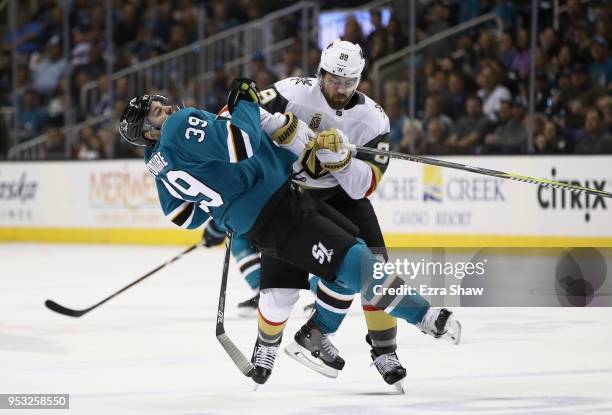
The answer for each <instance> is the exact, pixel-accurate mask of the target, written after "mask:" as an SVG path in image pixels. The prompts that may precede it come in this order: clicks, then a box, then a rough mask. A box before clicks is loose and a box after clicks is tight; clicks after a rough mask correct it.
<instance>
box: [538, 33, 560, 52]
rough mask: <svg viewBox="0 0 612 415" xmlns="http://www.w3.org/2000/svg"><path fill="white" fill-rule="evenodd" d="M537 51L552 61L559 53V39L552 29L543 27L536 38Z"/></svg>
mask: <svg viewBox="0 0 612 415" xmlns="http://www.w3.org/2000/svg"><path fill="white" fill-rule="evenodd" d="M538 38H539V47H538V50H539V51H540V52H542V53H544V54H545V55H546V57H547V58H548V59H549V60H552V59H553V57H555V56H556V55H557V54H558V53H559V48H560V47H561V45H560V44H559V39H558V38H557V34H556V33H555V31H554V30H553V28H552V27H545V28H544V29H543V30H542V31H540V34H539V36H538Z"/></svg>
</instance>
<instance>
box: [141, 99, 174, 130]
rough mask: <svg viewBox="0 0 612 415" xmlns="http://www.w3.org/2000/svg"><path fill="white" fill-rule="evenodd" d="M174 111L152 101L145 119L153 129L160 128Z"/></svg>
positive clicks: (168, 106) (169, 106)
mask: <svg viewBox="0 0 612 415" xmlns="http://www.w3.org/2000/svg"><path fill="white" fill-rule="evenodd" d="M175 110H176V108H173V107H172V106H171V105H162V104H161V102H159V101H153V102H151V104H150V105H149V115H148V116H147V119H148V121H149V123H151V125H152V126H153V127H155V128H161V126H162V124H163V123H164V121H166V119H167V118H168V117H169V116H170V115H171V114H172V113H173V112H174V111H175Z"/></svg>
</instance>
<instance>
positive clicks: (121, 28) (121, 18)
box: [113, 2, 170, 46]
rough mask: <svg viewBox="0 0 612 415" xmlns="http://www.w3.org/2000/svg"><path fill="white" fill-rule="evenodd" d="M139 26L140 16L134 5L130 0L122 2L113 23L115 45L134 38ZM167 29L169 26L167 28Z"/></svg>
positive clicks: (123, 44) (126, 42)
mask: <svg viewBox="0 0 612 415" xmlns="http://www.w3.org/2000/svg"><path fill="white" fill-rule="evenodd" d="M162 5H163V3H162ZM140 26H141V18H140V15H139V13H138V11H137V9H136V6H135V5H134V4H132V3H131V2H125V3H123V5H122V6H121V9H120V10H118V12H117V21H116V22H115V24H114V33H113V39H114V41H115V43H116V44H117V46H125V45H126V44H128V43H129V42H131V41H133V40H134V39H136V35H137V34H138V29H139V28H140ZM169 29H170V28H168V29H167V30H169ZM164 33H166V31H164ZM156 35H158V33H157V32H156ZM168 37H169V36H168ZM168 40H169V39H168Z"/></svg>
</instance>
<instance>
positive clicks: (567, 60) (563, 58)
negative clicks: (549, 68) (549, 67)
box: [552, 45, 574, 76]
mask: <svg viewBox="0 0 612 415" xmlns="http://www.w3.org/2000/svg"><path fill="white" fill-rule="evenodd" d="M573 55H574V52H573V51H572V48H571V47H570V46H568V45H563V46H561V47H560V48H559V52H558V53H557V56H556V57H555V58H553V60H552V63H553V68H554V74H555V75H557V76H558V75H560V74H561V73H562V72H563V71H569V70H570V69H571V67H572V56H573Z"/></svg>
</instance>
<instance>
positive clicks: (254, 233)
mask: <svg viewBox="0 0 612 415" xmlns="http://www.w3.org/2000/svg"><path fill="white" fill-rule="evenodd" d="M258 103H259V98H258V96H257V90H256V87H255V85H254V83H252V82H250V81H248V80H237V81H236V83H235V86H234V87H233V88H232V90H231V91H230V94H229V98H228V109H229V111H230V113H231V114H232V120H231V122H230V121H229V120H227V119H217V118H216V116H215V115H214V114H211V113H209V112H206V111H201V110H198V109H195V108H186V109H182V110H178V111H175V110H174V109H173V108H172V107H170V106H169V105H168V103H167V100H166V99H165V98H163V97H160V96H155V95H143V96H141V97H137V98H134V99H132V100H131V101H130V102H129V103H128V104H127V106H126V108H125V109H124V112H123V114H122V116H121V120H120V124H119V131H120V133H121V135H122V137H123V138H124V139H126V140H127V141H129V142H130V143H132V144H136V145H141V146H145V147H147V148H146V151H145V162H146V164H147V167H148V169H149V171H150V172H151V173H152V174H153V175H154V176H155V180H156V183H157V189H158V193H159V198H160V202H161V205H162V209H163V211H164V214H165V215H166V216H167V217H168V218H169V219H170V220H171V221H172V222H174V223H175V224H176V225H178V226H181V227H184V228H195V227H198V226H200V225H202V224H203V223H204V221H205V220H206V219H207V218H208V217H212V218H213V219H214V220H215V222H217V223H218V224H220V225H222V226H225V227H226V228H228V229H230V230H231V231H232V232H234V234H236V235H245V237H246V238H247V239H249V240H250V241H251V242H252V243H253V245H254V246H255V247H257V248H258V249H260V250H261V252H262V254H265V255H269V256H271V257H274V258H276V259H279V260H282V261H286V262H287V263H291V264H293V265H295V266H297V267H300V268H301V269H303V270H305V271H308V272H310V273H313V274H315V275H318V276H319V277H320V278H322V279H324V280H325V281H327V282H328V283H329V288H330V289H331V290H338V292H348V293H352V294H355V293H357V292H360V291H361V292H362V293H363V295H364V297H365V298H366V300H367V301H368V303H369V304H372V306H374V307H378V308H380V309H384V311H385V312H387V313H390V314H392V315H394V316H396V317H399V318H402V319H404V320H406V321H408V322H409V323H411V324H415V325H416V326H417V327H419V328H420V329H421V330H422V331H424V332H426V333H428V334H430V335H432V336H434V337H449V338H451V339H452V340H453V341H454V342H458V341H459V336H460V325H459V324H458V322H457V321H456V320H454V318H453V317H452V315H451V314H450V313H441V312H433V310H432V309H430V306H429V303H428V302H427V300H425V299H424V298H423V297H421V296H420V295H393V294H384V295H382V294H381V295H376V292H377V291H376V290H375V289H374V286H384V287H397V286H399V285H400V284H401V283H402V280H401V279H400V278H399V277H397V276H394V275H383V276H381V278H377V279H374V278H373V270H374V269H375V264H376V263H377V259H376V257H375V256H374V255H373V254H372V252H371V251H370V250H369V249H368V248H367V246H366V245H365V243H364V242H363V241H361V240H359V239H357V238H355V233H354V232H353V230H351V229H350V227H347V228H345V227H343V225H342V223H341V222H342V221H341V219H342V218H334V217H333V216H330V215H329V214H325V213H324V212H323V211H322V210H321V209H320V208H319V206H318V204H317V202H316V201H315V200H314V199H313V198H312V197H310V196H309V195H308V194H306V193H303V192H300V191H299V190H298V189H296V188H294V187H293V186H292V185H291V184H290V181H289V180H288V178H289V176H290V174H291V164H292V163H293V161H294V160H296V158H297V155H298V154H301V153H303V151H304V149H305V148H307V147H308V146H310V148H312V141H311V138H313V137H312V135H311V134H312V133H311V132H310V130H309V129H308V127H307V126H306V125H305V124H304V123H303V122H301V121H299V120H298V119H297V118H296V117H295V116H293V114H291V113H286V114H284V115H283V114H279V113H276V114H269V113H267V115H266V114H265V113H262V112H261V111H262V110H261V109H260V108H259V106H258V105H257V104H258ZM317 143H318V140H317ZM318 151H320V150H318ZM325 151H327V153H326V156H327V160H328V162H329V163H334V162H341V161H342V160H343V159H344V158H346V154H343V153H342V152H341V151H338V152H337V154H332V153H334V152H332V151H330V150H328V149H326V150H325ZM334 160H336V161H334ZM312 340H313V341H317V342H321V344H322V345H323V346H324V342H325V339H312ZM279 344H280V339H278V344H277V345H275V346H269V345H261V344H259V339H258V341H257V342H256V344H255V348H254V352H253V358H252V360H253V362H254V364H255V367H256V373H255V374H254V375H253V379H254V381H256V382H258V383H263V382H265V381H266V380H267V379H268V377H269V375H270V373H271V369H272V365H273V362H274V358H275V357H276V353H277V351H278V345H279Z"/></svg>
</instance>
